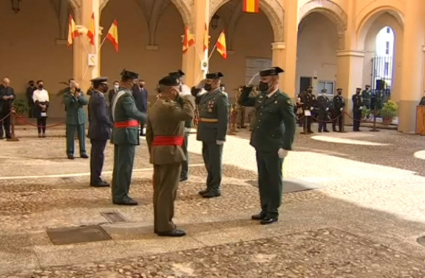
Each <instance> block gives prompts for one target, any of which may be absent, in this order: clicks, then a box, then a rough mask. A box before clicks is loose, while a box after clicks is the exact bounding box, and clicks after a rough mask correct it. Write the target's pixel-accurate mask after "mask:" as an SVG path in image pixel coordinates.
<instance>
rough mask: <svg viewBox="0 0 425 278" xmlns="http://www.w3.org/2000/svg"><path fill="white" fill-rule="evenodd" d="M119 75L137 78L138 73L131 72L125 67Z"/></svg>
mask: <svg viewBox="0 0 425 278" xmlns="http://www.w3.org/2000/svg"><path fill="white" fill-rule="evenodd" d="M121 76H124V77H128V78H132V79H137V78H139V74H138V73H135V72H132V71H128V70H126V69H124V70H123V71H122V72H121Z"/></svg>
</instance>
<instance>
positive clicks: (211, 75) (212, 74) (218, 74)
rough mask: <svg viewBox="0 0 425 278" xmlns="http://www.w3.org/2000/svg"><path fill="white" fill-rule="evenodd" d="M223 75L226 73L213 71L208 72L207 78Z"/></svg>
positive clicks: (216, 77) (217, 77)
mask: <svg viewBox="0 0 425 278" xmlns="http://www.w3.org/2000/svg"><path fill="white" fill-rule="evenodd" d="M223 76H224V75H223V74H222V73H221V72H213V73H207V75H206V78H207V79H219V78H221V77H223Z"/></svg>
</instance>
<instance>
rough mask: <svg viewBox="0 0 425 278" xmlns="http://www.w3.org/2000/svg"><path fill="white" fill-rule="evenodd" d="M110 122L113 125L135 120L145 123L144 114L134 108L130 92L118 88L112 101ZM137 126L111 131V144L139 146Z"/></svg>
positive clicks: (114, 128)
mask: <svg viewBox="0 0 425 278" xmlns="http://www.w3.org/2000/svg"><path fill="white" fill-rule="evenodd" d="M111 105H112V107H111V109H112V110H111V113H112V120H113V122H114V124H115V123H123V122H128V121H130V120H136V121H139V122H142V123H145V122H146V114H145V113H142V112H140V111H139V110H138V109H137V107H136V102H135V101H134V98H133V95H132V93H131V90H129V89H126V88H119V89H118V92H117V94H115V96H114V98H113V100H112V104H111ZM139 134H140V132H139V126H134V127H125V128H116V127H115V126H114V127H113V129H112V136H111V143H112V144H115V145H139V144H140V138H139Z"/></svg>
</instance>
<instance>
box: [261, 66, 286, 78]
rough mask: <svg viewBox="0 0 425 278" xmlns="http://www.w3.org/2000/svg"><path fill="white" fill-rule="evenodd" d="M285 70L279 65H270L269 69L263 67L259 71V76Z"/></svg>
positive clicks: (277, 73) (275, 73) (271, 74)
mask: <svg viewBox="0 0 425 278" xmlns="http://www.w3.org/2000/svg"><path fill="white" fill-rule="evenodd" d="M282 72H285V71H284V70H283V69H281V68H279V67H271V68H269V69H265V70H262V71H260V76H261V77H264V76H273V75H279V73H282Z"/></svg>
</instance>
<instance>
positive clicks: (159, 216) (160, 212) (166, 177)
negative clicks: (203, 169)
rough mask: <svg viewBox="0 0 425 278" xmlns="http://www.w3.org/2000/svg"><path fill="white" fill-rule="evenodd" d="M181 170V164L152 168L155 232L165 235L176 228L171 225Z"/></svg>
mask: <svg viewBox="0 0 425 278" xmlns="http://www.w3.org/2000/svg"><path fill="white" fill-rule="evenodd" d="M181 168H182V164H181V163H172V164H164V165H154V166H153V210H154V230H155V232H159V233H167V232H171V231H173V230H174V229H175V228H176V225H174V223H173V217H174V201H175V199H176V196H177V188H178V186H179V181H180V172H181Z"/></svg>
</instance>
